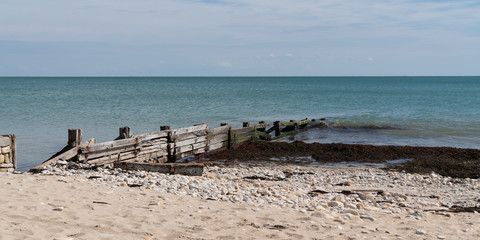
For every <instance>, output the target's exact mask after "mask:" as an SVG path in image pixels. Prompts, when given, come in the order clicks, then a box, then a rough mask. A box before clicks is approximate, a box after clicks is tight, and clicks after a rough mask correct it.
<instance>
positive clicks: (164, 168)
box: [113, 162, 173, 173]
mask: <svg viewBox="0 0 480 240" xmlns="http://www.w3.org/2000/svg"><path fill="white" fill-rule="evenodd" d="M113 167H115V168H121V169H124V170H133V171H148V172H159V173H171V172H173V169H172V165H170V164H148V163H128V162H120V163H114V164H113Z"/></svg>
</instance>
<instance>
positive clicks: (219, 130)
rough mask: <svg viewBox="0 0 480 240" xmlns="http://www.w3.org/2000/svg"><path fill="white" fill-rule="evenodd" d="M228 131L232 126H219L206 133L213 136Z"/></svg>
mask: <svg viewBox="0 0 480 240" xmlns="http://www.w3.org/2000/svg"><path fill="white" fill-rule="evenodd" d="M230 129H232V126H230V125H225V126H221V127H216V128H212V129H210V130H208V133H209V134H213V135H216V134H220V133H228V131H229V130H230Z"/></svg>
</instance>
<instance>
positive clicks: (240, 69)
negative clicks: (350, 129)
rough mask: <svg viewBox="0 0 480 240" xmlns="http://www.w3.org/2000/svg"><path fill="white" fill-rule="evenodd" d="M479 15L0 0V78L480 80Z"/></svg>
mask: <svg viewBox="0 0 480 240" xmlns="http://www.w3.org/2000/svg"><path fill="white" fill-rule="evenodd" d="M479 13H480V1H477V0H475V1H472V0H456V1H447V0H437V1H434V0H238V1H232V0H137V1H126V0H102V1H98V0H77V1H65V0H43V1H38V0H0V76H424V75H431V76H432V75H433V76H436V75H462V76H463V75H476V76H478V75H480V67H479V66H480V14H479Z"/></svg>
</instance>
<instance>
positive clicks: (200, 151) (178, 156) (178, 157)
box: [175, 148, 207, 160]
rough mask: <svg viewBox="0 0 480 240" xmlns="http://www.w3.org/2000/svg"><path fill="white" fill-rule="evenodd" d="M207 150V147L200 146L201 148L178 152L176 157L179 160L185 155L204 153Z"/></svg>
mask: <svg viewBox="0 0 480 240" xmlns="http://www.w3.org/2000/svg"><path fill="white" fill-rule="evenodd" d="M206 151H207V150H206V149H205V148H200V149H194V150H192V151H187V152H182V153H178V154H176V155H175V159H176V160H178V159H182V158H184V157H189V156H194V155H198V154H202V153H205V152H206Z"/></svg>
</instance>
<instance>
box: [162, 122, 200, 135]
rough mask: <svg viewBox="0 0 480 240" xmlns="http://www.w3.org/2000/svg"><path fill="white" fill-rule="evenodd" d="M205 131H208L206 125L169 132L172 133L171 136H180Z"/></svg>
mask: <svg viewBox="0 0 480 240" xmlns="http://www.w3.org/2000/svg"><path fill="white" fill-rule="evenodd" d="M207 129H208V124H206V123H202V124H199V125H196V126H193V127H186V128H179V129H174V130H171V132H172V135H180V134H184V133H190V132H196V131H201V130H207Z"/></svg>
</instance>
